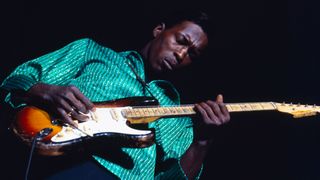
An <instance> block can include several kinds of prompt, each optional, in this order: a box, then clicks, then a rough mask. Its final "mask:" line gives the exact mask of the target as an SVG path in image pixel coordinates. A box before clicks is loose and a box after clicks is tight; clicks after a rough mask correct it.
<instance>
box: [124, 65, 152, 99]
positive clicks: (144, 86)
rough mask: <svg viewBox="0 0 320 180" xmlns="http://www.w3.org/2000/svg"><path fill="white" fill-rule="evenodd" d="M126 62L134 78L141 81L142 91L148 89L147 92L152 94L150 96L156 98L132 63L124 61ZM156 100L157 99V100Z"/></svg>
mask: <svg viewBox="0 0 320 180" xmlns="http://www.w3.org/2000/svg"><path fill="white" fill-rule="evenodd" d="M126 63H127V64H128V66H129V67H130V68H131V70H132V72H133V73H134V75H135V76H136V79H137V80H138V81H139V82H140V83H141V85H142V87H143V89H144V90H143V91H144V92H146V90H147V91H148V93H149V94H150V95H151V96H152V98H154V99H155V100H157V98H156V97H155V96H154V95H153V94H152V92H151V91H150V87H149V85H148V84H147V83H146V82H145V81H144V80H143V79H142V78H141V77H140V76H139V74H138V73H137V71H136V70H135V69H134V67H133V65H132V64H131V63H130V62H129V61H126ZM157 101H158V100H157Z"/></svg>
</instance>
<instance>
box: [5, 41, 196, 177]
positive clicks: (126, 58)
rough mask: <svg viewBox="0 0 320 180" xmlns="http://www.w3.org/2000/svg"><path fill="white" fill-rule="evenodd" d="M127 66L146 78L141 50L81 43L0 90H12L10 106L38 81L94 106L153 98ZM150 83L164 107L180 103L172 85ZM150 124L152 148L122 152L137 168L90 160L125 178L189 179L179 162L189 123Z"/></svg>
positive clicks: (19, 72)
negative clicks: (68, 88)
mask: <svg viewBox="0 0 320 180" xmlns="http://www.w3.org/2000/svg"><path fill="white" fill-rule="evenodd" d="M129 64H131V65H132V67H133V68H134V71H135V72H136V73H137V74H138V75H139V76H140V77H141V78H142V79H145V74H144V64H143V60H142V58H141V56H140V55H139V54H138V53H137V52H134V51H127V52H120V53H118V52H115V51H113V50H111V49H109V48H106V47H102V46H100V45H99V44H97V43H96V42H94V41H92V40H90V39H81V40H78V41H75V42H72V43H70V44H68V45H67V46H65V47H63V48H61V49H59V50H57V51H54V52H52V53H49V54H47V55H44V56H41V57H39V58H36V59H34V60H31V61H28V62H26V63H24V64H22V65H20V66H19V67H17V68H16V69H15V71H14V72H13V73H12V74H10V75H9V76H8V77H7V78H6V79H5V80H4V82H3V83H2V85H1V88H3V89H5V90H7V91H8V92H9V93H8V95H7V97H6V99H5V101H6V102H7V103H9V104H11V106H12V107H19V106H21V105H23V102H19V100H17V99H15V98H14V97H13V96H11V94H10V91H12V90H15V89H20V90H21V89H22V90H25V91H26V90H28V89H29V88H30V87H31V86H33V85H34V84H36V83H39V82H42V83H47V84H54V85H75V86H76V87H78V88H79V89H80V91H81V92H82V93H83V94H84V95H85V96H87V97H88V98H89V99H90V100H91V101H93V102H101V101H107V100H113V99H119V98H125V97H133V96H150V94H149V93H148V91H146V90H145V88H144V86H143V85H142V84H141V82H139V81H138V80H137V77H136V75H135V73H134V72H133V70H132V68H130V66H129ZM147 84H148V86H149V89H150V91H151V92H152V94H153V95H154V96H155V97H156V98H157V99H158V101H159V102H160V104H161V105H175V104H179V101H180V100H179V95H178V93H177V91H176V89H175V88H174V87H173V86H172V85H171V84H170V83H169V82H167V81H163V80H154V81H151V82H148V83H147ZM148 126H149V127H150V128H154V129H155V139H156V142H155V144H154V145H152V146H150V147H147V148H122V149H121V150H122V151H123V152H124V153H125V154H127V155H128V156H129V157H130V158H131V159H132V162H133V167H124V166H122V165H121V164H117V163H115V162H111V161H109V160H108V159H105V158H103V157H102V156H99V155H93V156H92V157H93V158H94V159H95V160H97V161H98V162H99V163H100V164H101V165H102V166H104V167H105V168H107V169H108V170H109V171H111V172H112V173H114V174H115V175H117V176H118V177H120V178H121V179H186V175H185V174H184V172H183V171H182V169H181V166H180V163H179V162H180V161H179V159H180V157H181V156H182V155H183V154H184V153H185V152H186V150H187V149H188V147H189V146H190V144H191V143H192V139H193V129H192V121H191V119H190V118H187V117H185V118H163V119H159V120H157V121H155V122H152V123H149V125H148ZM159 151H161V152H159ZM157 152H158V153H157Z"/></svg>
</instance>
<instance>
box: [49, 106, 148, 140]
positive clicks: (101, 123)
mask: <svg viewBox="0 0 320 180" xmlns="http://www.w3.org/2000/svg"><path fill="white" fill-rule="evenodd" d="M130 108H131V107H119V108H96V110H95V112H93V113H92V114H93V115H92V116H88V119H87V121H85V122H81V123H79V124H78V129H80V130H78V129H76V128H73V127H71V126H63V127H62V130H61V131H60V132H59V133H57V134H56V135H55V136H53V137H52V138H51V141H52V142H64V141H69V140H74V139H78V138H81V137H85V136H93V135H94V134H96V133H106V132H110V133H120V134H126V135H145V134H149V133H151V131H149V130H137V129H133V128H131V127H129V126H128V125H127V119H126V118H124V117H123V116H122V114H121V110H123V109H130Z"/></svg>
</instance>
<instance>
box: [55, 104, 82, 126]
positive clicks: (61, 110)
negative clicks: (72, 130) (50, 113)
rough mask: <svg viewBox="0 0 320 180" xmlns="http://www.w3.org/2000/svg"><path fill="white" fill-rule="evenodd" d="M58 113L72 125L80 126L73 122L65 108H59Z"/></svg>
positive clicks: (64, 120)
mask: <svg viewBox="0 0 320 180" xmlns="http://www.w3.org/2000/svg"><path fill="white" fill-rule="evenodd" d="M57 113H58V115H59V116H60V117H61V118H62V121H63V122H65V123H67V124H71V125H72V126H76V127H78V125H77V124H76V123H75V122H73V120H72V119H71V117H70V116H69V115H68V114H67V112H66V111H65V110H64V109H63V108H57Z"/></svg>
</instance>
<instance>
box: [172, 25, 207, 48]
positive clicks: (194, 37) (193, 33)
mask: <svg viewBox="0 0 320 180" xmlns="http://www.w3.org/2000/svg"><path fill="white" fill-rule="evenodd" d="M171 30H172V31H173V33H182V34H183V35H186V36H187V38H189V39H190V41H191V42H193V43H195V44H196V45H200V46H206V45H207V43H208V37H207V35H206V34H205V32H204V31H203V29H202V28H201V27H200V26H199V25H197V24H195V23H194V22H192V21H183V22H181V23H179V24H177V25H175V26H173V27H172V28H171Z"/></svg>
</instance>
